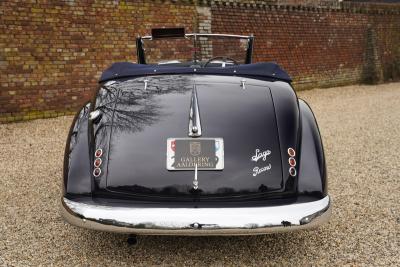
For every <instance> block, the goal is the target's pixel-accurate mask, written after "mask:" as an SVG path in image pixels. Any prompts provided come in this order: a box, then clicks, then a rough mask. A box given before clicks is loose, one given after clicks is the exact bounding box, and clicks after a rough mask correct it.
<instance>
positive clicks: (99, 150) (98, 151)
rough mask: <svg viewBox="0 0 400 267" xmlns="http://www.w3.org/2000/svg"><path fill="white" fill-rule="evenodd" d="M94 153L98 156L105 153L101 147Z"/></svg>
mask: <svg viewBox="0 0 400 267" xmlns="http://www.w3.org/2000/svg"><path fill="white" fill-rule="evenodd" d="M94 155H95V156H96V158H99V157H101V155H103V150H102V149H101V148H99V149H97V150H96V152H95V153H94Z"/></svg>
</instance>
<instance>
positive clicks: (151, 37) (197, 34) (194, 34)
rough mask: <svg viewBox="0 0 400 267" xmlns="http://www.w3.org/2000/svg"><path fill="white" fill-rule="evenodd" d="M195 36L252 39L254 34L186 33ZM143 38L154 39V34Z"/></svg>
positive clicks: (186, 35) (188, 35)
mask: <svg viewBox="0 0 400 267" xmlns="http://www.w3.org/2000/svg"><path fill="white" fill-rule="evenodd" d="M192 36H194V37H195V38H196V37H197V36H200V37H202V36H215V37H230V38H238V39H250V38H251V37H252V36H251V35H250V36H248V35H235V34H223V33H186V34H185V37H192ZM141 38H142V39H143V40H152V39H153V36H151V35H146V36H142V37H141Z"/></svg>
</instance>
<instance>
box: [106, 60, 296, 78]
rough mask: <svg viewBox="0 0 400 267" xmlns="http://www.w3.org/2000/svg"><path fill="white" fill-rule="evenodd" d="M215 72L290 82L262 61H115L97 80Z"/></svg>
mask: <svg viewBox="0 0 400 267" xmlns="http://www.w3.org/2000/svg"><path fill="white" fill-rule="evenodd" d="M195 73H198V74H217V75H237V76H248V77H253V78H260V79H277V80H283V81H286V82H291V81H292V79H291V78H290V76H289V75H288V74H287V73H286V72H285V71H284V70H283V69H282V68H281V67H280V66H279V65H278V64H276V63H274V62H264V63H254V64H241V65H235V66H229V67H225V68H222V67H213V68H201V67H200V68H194V67H181V66H171V65H169V66H167V65H150V64H136V63H131V62H117V63H114V64H112V65H111V66H110V67H109V68H108V69H106V70H105V71H104V72H103V74H102V75H101V77H100V80H99V82H105V81H107V80H111V79H115V78H124V77H137V76H146V75H158V74H195Z"/></svg>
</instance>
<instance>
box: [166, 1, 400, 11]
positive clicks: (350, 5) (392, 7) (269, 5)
mask: <svg viewBox="0 0 400 267" xmlns="http://www.w3.org/2000/svg"><path fill="white" fill-rule="evenodd" d="M172 2H175V3H178V2H181V3H186V4H187V3H191V4H195V5H201V6H210V7H245V8H255V9H260V8H262V9H266V10H271V11H273V10H280V11H284V10H286V11H307V12H317V13H318V12H343V13H364V14H379V15H384V14H400V4H387V3H369V2H340V3H338V4H337V5H335V6H321V7H320V6H315V5H290V4H280V3H279V1H278V0H273V1H259V0H175V1H172Z"/></svg>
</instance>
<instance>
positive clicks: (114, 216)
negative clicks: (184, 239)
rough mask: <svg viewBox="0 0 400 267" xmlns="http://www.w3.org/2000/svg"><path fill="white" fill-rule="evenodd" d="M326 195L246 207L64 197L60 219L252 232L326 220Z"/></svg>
mask: <svg viewBox="0 0 400 267" xmlns="http://www.w3.org/2000/svg"><path fill="white" fill-rule="evenodd" d="M330 202H331V200H330V198H329V196H326V197H325V198H323V199H321V200H318V201H312V202H307V203H298V204H291V205H281V206H272V207H250V208H135V207H116V206H105V205H100V204H87V203H80V202H76V201H72V200H69V199H67V198H65V197H64V198H62V201H61V203H62V207H61V213H62V216H63V217H64V219H65V220H66V221H67V222H69V223H71V224H73V225H76V226H79V227H84V228H89V229H95V230H101V231H110V232H120V233H135V234H144V235H252V234H266V233H272V232H285V231H292V230H296V229H307V228H312V227H315V226H318V225H320V224H322V223H324V222H326V221H328V219H329V217H330V214H331V205H330Z"/></svg>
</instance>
